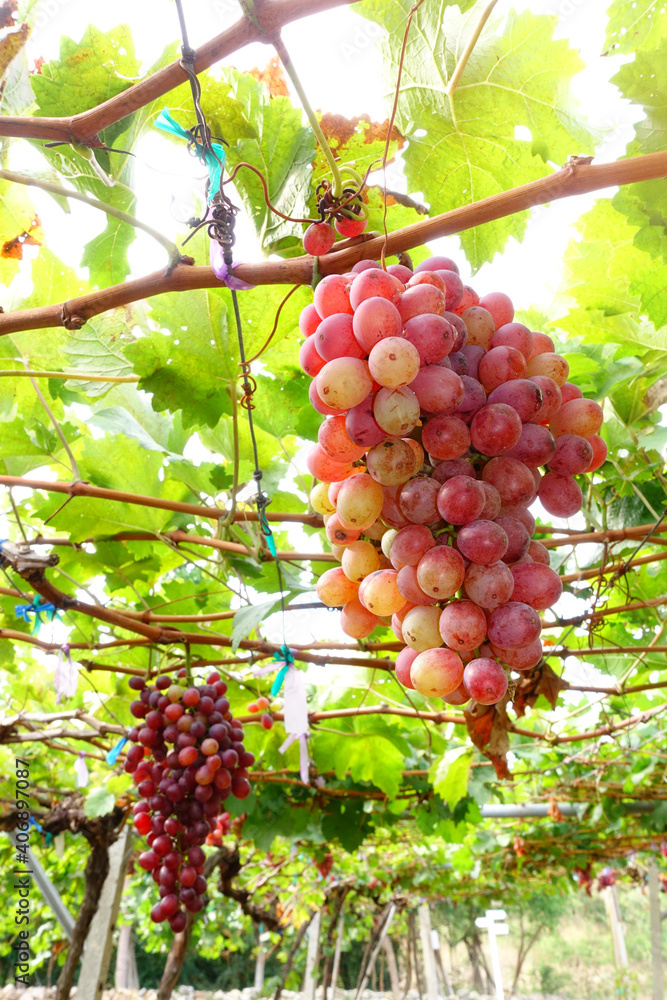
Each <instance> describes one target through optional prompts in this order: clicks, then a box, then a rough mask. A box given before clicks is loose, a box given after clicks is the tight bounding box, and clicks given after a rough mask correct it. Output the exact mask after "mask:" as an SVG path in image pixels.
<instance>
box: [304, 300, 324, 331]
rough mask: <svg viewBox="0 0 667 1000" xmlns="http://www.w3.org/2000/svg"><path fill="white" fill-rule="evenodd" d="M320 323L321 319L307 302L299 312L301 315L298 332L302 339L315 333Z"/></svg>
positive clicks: (310, 303) (311, 304)
mask: <svg viewBox="0 0 667 1000" xmlns="http://www.w3.org/2000/svg"><path fill="white" fill-rule="evenodd" d="M321 322H322V317H321V316H320V314H319V313H318V311H317V309H316V308H315V306H314V305H313V303H312V302H309V303H308V305H307V306H306V307H305V309H302V310H301V315H300V316H299V330H300V331H301V333H302V334H303V335H304V337H310V335H311V333H315V331H316V330H317V328H318V326H319V325H320V323H321Z"/></svg>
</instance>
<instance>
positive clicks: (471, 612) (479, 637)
mask: <svg viewBox="0 0 667 1000" xmlns="http://www.w3.org/2000/svg"><path fill="white" fill-rule="evenodd" d="M439 628H440V634H441V636H442V638H443V639H444V640H445V642H446V643H447V645H448V646H449V647H450V648H451V649H455V650H456V651H457V652H459V653H460V652H469V651H470V650H472V649H477V647H478V646H481V645H482V643H483V642H484V639H485V638H486V615H485V614H484V611H483V610H482V608H479V607H478V606H477V605H476V604H473V602H472V601H452V602H451V603H450V604H447V605H446V606H445V607H444V608H443V610H442V614H441V615H440V622H439Z"/></svg>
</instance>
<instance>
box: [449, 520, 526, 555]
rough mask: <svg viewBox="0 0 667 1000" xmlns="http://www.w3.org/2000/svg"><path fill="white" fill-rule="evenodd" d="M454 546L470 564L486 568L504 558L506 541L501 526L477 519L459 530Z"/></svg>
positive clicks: (505, 535)
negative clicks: (478, 564)
mask: <svg viewBox="0 0 667 1000" xmlns="http://www.w3.org/2000/svg"><path fill="white" fill-rule="evenodd" d="M517 523H518V522H517ZM456 544H457V546H458V550H459V552H460V553H461V554H462V555H464V556H465V557H466V559H469V560H470V562H475V563H481V564H482V565H484V566H488V565H489V564H490V563H495V562H498V560H499V559H502V558H503V557H504V556H505V553H506V552H507V545H508V540H507V534H506V533H505V530H504V528H503V527H502V525H500V524H498V523H497V522H494V521H486V520H481V519H478V520H477V521H471V522H470V524H466V525H464V526H463V527H462V528H461V529H460V530H459V533H458V535H457V538H456Z"/></svg>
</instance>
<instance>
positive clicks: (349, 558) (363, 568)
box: [341, 541, 380, 583]
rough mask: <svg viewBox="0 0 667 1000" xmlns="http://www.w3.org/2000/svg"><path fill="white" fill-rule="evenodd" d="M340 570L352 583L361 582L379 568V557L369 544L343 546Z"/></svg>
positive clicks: (360, 543) (359, 542)
mask: <svg viewBox="0 0 667 1000" xmlns="http://www.w3.org/2000/svg"><path fill="white" fill-rule="evenodd" d="M341 568H342V570H343V573H344V574H345V576H346V577H347V578H348V579H349V580H351V581H352V582H353V583H361V581H362V580H363V579H364V578H365V577H367V576H368V575H369V573H374V572H375V571H376V570H378V569H379V568H380V556H379V555H378V551H377V549H376V548H375V546H374V545H371V543H370V542H363V541H358V542H352V543H351V544H350V545H346V546H345V551H344V552H343V558H342V560H341Z"/></svg>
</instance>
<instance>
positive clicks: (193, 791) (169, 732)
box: [125, 670, 255, 933]
mask: <svg viewBox="0 0 667 1000" xmlns="http://www.w3.org/2000/svg"><path fill="white" fill-rule="evenodd" d="M185 674H186V672H185V671H184V670H182V671H180V672H179V676H178V681H179V682H178V683H176V682H173V681H172V680H171V679H170V678H169V677H166V676H164V675H163V676H161V677H158V678H157V680H156V681H155V684H153V685H149V684H147V683H146V682H145V681H144V680H143V679H142V678H140V677H132V678H131V679H130V681H129V685H130V687H131V688H132V689H133V690H134V691H137V692H139V698H138V700H136V701H133V702H132V704H131V705H130V711H131V713H132V715H133V716H134V718H135V719H137V720H138V724H137V725H136V726H135V727H134V728H133V729H132V730H130V732H129V733H128V736H129V739H130V740H132V742H133V743H134V746H132V747H131V748H130V749H129V750H128V752H127V756H126V759H125V770H126V771H127V772H128V774H131V775H132V776H133V779H134V783H135V785H136V786H137V792H138V793H139V796H140V798H139V800H138V802H137V803H136V804H135V806H134V826H135V828H136V830H137V832H138V833H140V834H141V835H142V836H144V835H145V836H146V841H147V845H148V850H146V851H144V852H143V853H141V854H140V855H139V857H138V864H139V866H140V867H141V868H143V869H144V870H145V871H149V872H151V874H152V876H153V880H154V881H155V882H156V883H157V885H158V887H159V895H160V899H159V901H158V902H157V903H156V904H155V905H154V906H153V908H152V910H151V920H153V922H154V923H158V924H159V923H163V922H164V921H169V926H170V927H171V929H172V931H174V933H177V932H179V931H182V930H183V929H184V928H185V926H186V911H188V912H189V913H199V911H200V910H201V909H202V908H203V906H204V899H203V897H204V895H205V893H206V879H205V877H204V861H205V854H204V851H203V850H202V845H203V844H208V845H214V846H215V845H217V846H219V845H220V843H221V842H222V836H223V835H224V834H225V833H226V832H227V831H228V830H229V824H230V818H229V813H226V812H221V805H222V803H223V802H224V801H225V799H227V798H229V796H230V795H233V796H235V797H236V798H238V799H245V798H247V797H248V795H249V794H250V790H251V789H250V781H249V780H248V768H249V767H251V766H252V765H253V764H254V762H255V757H254V755H253V754H252V753H250V752H249V751H247V750H246V749H245V747H244V745H243V726H242V725H241V723H240V722H238V721H237V720H235V719H234V717H233V715H232V713H231V711H230V706H229V701H228V699H227V698H226V697H225V695H226V693H227V685H226V683H225V682H224V681H223V680H221V678H220V674H218V673H212V674H209V676H208V677H207V679H206V683H205V684H199V685H188V681H187V678H186V675H185Z"/></svg>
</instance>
